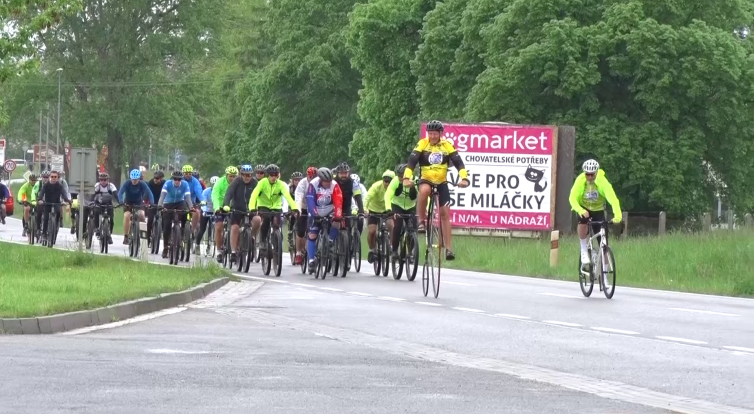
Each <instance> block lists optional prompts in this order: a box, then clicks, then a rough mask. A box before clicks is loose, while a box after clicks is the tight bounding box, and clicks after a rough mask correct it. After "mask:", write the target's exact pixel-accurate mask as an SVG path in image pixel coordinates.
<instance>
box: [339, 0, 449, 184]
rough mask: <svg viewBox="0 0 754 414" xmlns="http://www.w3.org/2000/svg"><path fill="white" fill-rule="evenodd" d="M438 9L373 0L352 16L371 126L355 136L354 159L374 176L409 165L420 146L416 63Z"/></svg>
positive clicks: (352, 47) (416, 1)
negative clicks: (423, 32)
mask: <svg viewBox="0 0 754 414" xmlns="http://www.w3.org/2000/svg"><path fill="white" fill-rule="evenodd" d="M434 5H435V2H434V1H433V0H407V1H404V0H371V1H370V2H369V3H365V4H359V5H357V6H356V7H354V10H353V12H352V13H351V15H350V16H349V20H350V25H349V28H348V34H347V38H348V48H349V51H350V53H351V62H352V64H353V66H354V67H355V68H357V69H358V70H359V72H361V76H362V79H363V80H362V82H363V89H361V90H360V91H359V95H360V97H361V99H360V100H359V104H358V113H359V117H360V118H361V119H362V120H363V121H364V122H365V123H366V125H365V126H364V127H362V128H360V129H359V130H357V131H356V134H355V135H354V139H353V142H352V143H351V156H352V157H354V158H356V159H357V160H358V163H359V166H360V168H361V171H362V174H365V175H367V176H369V177H372V178H376V177H378V176H379V174H381V173H382V170H384V169H385V168H393V167H394V165H395V164H396V162H400V161H403V160H405V159H406V158H407V156H408V151H410V149H411V148H412V147H413V146H414V145H415V143H416V140H417V137H418V131H419V123H418V116H419V103H418V100H417V97H416V81H417V79H416V76H414V75H413V74H412V73H411V60H412V59H413V58H414V56H415V54H416V50H417V48H418V46H419V43H420V41H421V37H420V34H419V30H420V29H421V27H422V21H423V19H424V16H425V15H426V14H427V12H429V11H430V10H432V9H433V8H434Z"/></svg>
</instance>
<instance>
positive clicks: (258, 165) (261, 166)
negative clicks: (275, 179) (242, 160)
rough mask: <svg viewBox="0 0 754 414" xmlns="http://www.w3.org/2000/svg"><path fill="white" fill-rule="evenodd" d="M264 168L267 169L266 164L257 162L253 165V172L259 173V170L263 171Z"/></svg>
mask: <svg viewBox="0 0 754 414" xmlns="http://www.w3.org/2000/svg"><path fill="white" fill-rule="evenodd" d="M266 169H267V167H266V166H264V165H262V164H257V166H256V167H254V172H257V173H260V172H264V171H265V170H266Z"/></svg>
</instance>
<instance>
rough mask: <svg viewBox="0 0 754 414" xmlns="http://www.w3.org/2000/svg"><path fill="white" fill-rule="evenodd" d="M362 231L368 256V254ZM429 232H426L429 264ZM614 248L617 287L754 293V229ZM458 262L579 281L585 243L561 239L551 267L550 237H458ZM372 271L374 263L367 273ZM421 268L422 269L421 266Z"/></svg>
mask: <svg viewBox="0 0 754 414" xmlns="http://www.w3.org/2000/svg"><path fill="white" fill-rule="evenodd" d="M364 230H365V234H364V235H362V242H361V244H362V249H363V254H362V257H363V258H364V259H366V257H367V253H368V247H367V241H366V228H365V229H364ZM423 237H424V235H423V234H422V235H420V244H421V247H420V261H421V262H423V255H424V242H423ZM610 246H611V248H612V249H613V253H614V254H615V261H616V274H617V282H616V283H617V285H618V286H619V287H620V286H633V287H643V288H651V289H661V290H673V291H680V292H694V293H707V294H716V295H727V296H743V297H754V254H752V252H754V231H751V230H737V231H734V232H730V231H714V232H711V233H699V234H688V233H674V234H668V235H666V236H662V237H657V236H655V237H635V238H629V239H626V240H619V239H618V238H617V237H614V238H612V239H611V240H610ZM453 250H454V252H455V254H456V260H454V261H452V262H448V261H443V266H444V267H448V268H453V269H461V270H471V271H478V272H487V273H499V274H506V275H517V276H531V277H538V278H546V279H558V280H570V281H577V280H578V261H579V241H578V239H577V237H576V236H568V237H564V238H561V239H560V249H559V257H558V259H559V260H558V266H557V267H555V268H551V267H550V240H549V238H548V240H526V239H512V240H505V239H502V238H491V237H468V236H455V237H454V238H453ZM364 271H366V272H372V268H371V266H369V267H367V268H366V270H362V272H364ZM419 272H421V269H419Z"/></svg>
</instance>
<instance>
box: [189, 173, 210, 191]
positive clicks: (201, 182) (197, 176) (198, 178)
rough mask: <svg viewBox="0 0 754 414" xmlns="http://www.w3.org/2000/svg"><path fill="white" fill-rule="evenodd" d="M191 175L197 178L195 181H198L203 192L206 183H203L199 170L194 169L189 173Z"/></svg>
mask: <svg viewBox="0 0 754 414" xmlns="http://www.w3.org/2000/svg"><path fill="white" fill-rule="evenodd" d="M191 175H192V176H193V177H194V178H196V179H197V181H199V185H201V186H202V192H203V191H204V190H206V189H207V185H206V184H204V180H202V177H201V175H200V174H199V171H196V170H194V172H193V173H191Z"/></svg>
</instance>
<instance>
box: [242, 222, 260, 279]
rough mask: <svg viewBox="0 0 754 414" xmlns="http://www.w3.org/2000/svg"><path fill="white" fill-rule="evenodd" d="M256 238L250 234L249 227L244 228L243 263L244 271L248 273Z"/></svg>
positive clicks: (252, 260) (252, 261)
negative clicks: (244, 256) (244, 246)
mask: <svg viewBox="0 0 754 414" xmlns="http://www.w3.org/2000/svg"><path fill="white" fill-rule="evenodd" d="M257 244H258V243H257V239H255V238H254V237H253V236H252V235H251V229H247V230H246V260H245V262H244V265H243V271H244V273H249V269H250V268H251V264H252V263H254V254H255V252H256V251H257Z"/></svg>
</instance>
